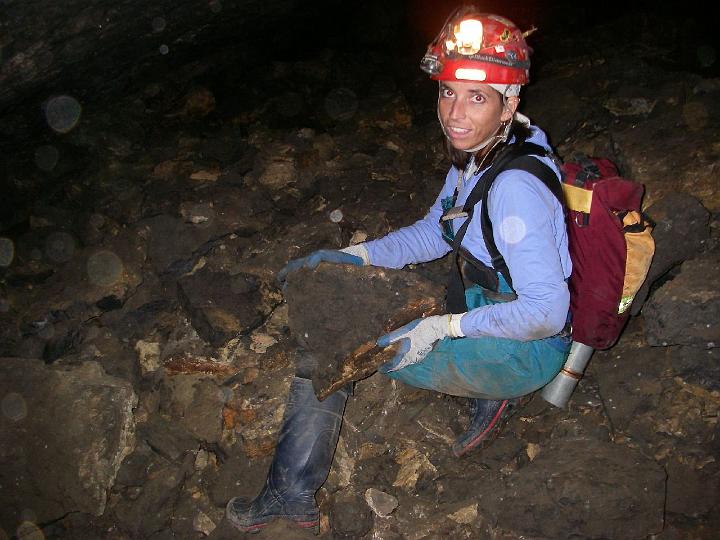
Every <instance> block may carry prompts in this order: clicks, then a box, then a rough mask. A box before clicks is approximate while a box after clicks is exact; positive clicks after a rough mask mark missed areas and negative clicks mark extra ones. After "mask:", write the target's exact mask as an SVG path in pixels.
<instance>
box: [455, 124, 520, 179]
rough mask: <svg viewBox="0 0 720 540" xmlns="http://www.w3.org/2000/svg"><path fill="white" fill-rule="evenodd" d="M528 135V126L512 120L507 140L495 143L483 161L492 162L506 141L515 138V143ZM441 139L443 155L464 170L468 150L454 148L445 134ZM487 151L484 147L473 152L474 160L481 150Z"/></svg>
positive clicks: (477, 157)
mask: <svg viewBox="0 0 720 540" xmlns="http://www.w3.org/2000/svg"><path fill="white" fill-rule="evenodd" d="M528 137H530V128H529V127H528V126H526V125H525V124H523V123H522V122H518V121H517V120H513V121H512V125H511V126H510V134H509V135H508V138H507V141H505V142H502V143H500V144H498V145H495V147H494V148H492V149H491V150H490V154H492V155H488V156H487V157H486V158H485V163H486V164H487V165H489V164H490V163H492V162H493V159H495V156H496V155H497V153H498V152H499V151H500V150H502V149H503V148H505V147H506V146H507V145H508V144H510V143H509V142H508V141H511V140H513V138H514V139H515V141H514V142H516V143H522V142H524V141H525V140H526V139H527V138H528ZM442 139H443V149H444V151H445V155H446V156H447V157H448V159H450V161H451V162H452V164H453V165H454V166H455V167H457V169H458V170H460V171H463V170H465V167H466V166H467V164H468V162H469V161H470V156H471V154H470V153H469V152H465V151H464V150H458V149H457V148H455V147H454V146H453V145H452V144H450V141H449V140H448V139H447V137H445V135H444V134H443V135H442ZM484 151H487V150H486V149H485V148H481V149H480V150H478V151H477V152H475V161H476V162H478V161H479V158H480V157H481V156H482V155H483V152H484Z"/></svg>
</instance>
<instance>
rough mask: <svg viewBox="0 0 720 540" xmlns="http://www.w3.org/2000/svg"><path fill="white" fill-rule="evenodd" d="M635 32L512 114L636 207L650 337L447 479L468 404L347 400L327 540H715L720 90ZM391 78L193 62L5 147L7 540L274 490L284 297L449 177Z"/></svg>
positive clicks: (397, 391) (562, 67)
mask: <svg viewBox="0 0 720 540" xmlns="http://www.w3.org/2000/svg"><path fill="white" fill-rule="evenodd" d="M647 22H648V21H646V23H647ZM650 22H652V21H650ZM633 23H637V20H634V19H631V20H622V19H621V20H618V21H616V22H615V24H616V25H617V26H612V27H603V26H597V27H592V28H588V29H587V32H586V34H585V36H584V39H585V41H574V42H572V43H573V45H572V46H571V44H570V43H569V42H567V43H566V42H564V41H563V39H564V38H563V37H562V36H561V37H558V36H557V35H555V36H546V37H545V38H539V39H538V42H537V43H536V45H535V47H536V49H537V50H538V55H542V52H541V51H542V50H543V47H546V48H547V49H550V48H551V47H554V48H555V49H554V50H558V51H562V54H557V55H556V56H555V57H554V58H553V59H548V58H547V55H546V56H545V60H544V61H543V62H542V63H539V64H538V69H537V72H536V73H535V74H534V75H535V78H536V80H537V82H534V83H533V84H532V85H531V86H530V87H529V88H528V89H527V92H526V94H525V98H524V102H523V110H524V112H525V113H526V114H527V115H529V116H530V117H531V118H532V119H533V120H534V121H535V122H536V123H537V124H539V125H541V126H543V127H544V128H545V129H546V130H547V131H548V133H549V134H550V136H551V138H552V141H553V143H554V145H555V147H556V148H557V150H558V153H559V155H560V156H561V157H564V158H569V157H570V156H571V155H572V154H573V153H574V152H577V151H583V152H587V153H589V154H595V155H603V156H606V157H609V158H611V159H613V160H615V161H616V162H617V163H618V165H619V166H620V167H621V169H622V171H623V173H624V174H625V175H626V176H628V177H630V178H634V179H635V180H637V181H639V182H641V183H643V184H644V185H645V186H646V205H645V206H646V209H647V211H648V213H649V214H650V216H651V217H653V218H654V219H655V220H656V222H657V227H656V230H655V237H656V240H657V243H658V252H657V255H656V262H655V264H654V267H653V270H652V272H651V281H650V285H651V286H649V287H648V290H647V291H646V292H647V294H648V301H647V303H646V304H645V307H644V308H643V310H642V312H640V313H638V314H637V315H636V316H635V317H633V318H632V319H631V320H630V323H629V325H628V327H627V328H626V330H625V332H624V334H623V336H622V338H621V340H620V341H619V343H618V344H617V345H616V346H614V347H613V348H612V349H610V350H608V351H598V352H596V353H595V355H594V357H593V360H592V362H591V364H590V367H589V369H588V373H587V375H586V377H585V378H584V379H583V381H582V382H581V383H580V385H579V388H578V390H577V391H576V393H575V394H574V396H573V398H572V400H571V402H570V403H569V405H568V407H567V408H566V409H564V410H561V409H557V408H554V407H552V406H550V405H549V404H547V403H545V402H544V401H543V400H542V399H541V397H540V396H539V395H536V396H535V397H534V399H533V400H532V401H531V403H530V404H529V405H528V406H527V407H526V408H525V409H524V410H522V411H521V412H520V413H518V415H516V416H515V417H514V418H513V419H512V421H511V422H510V424H509V425H508V428H507V429H506V430H505V431H504V433H503V434H502V435H501V436H500V438H499V439H498V440H497V441H496V442H495V443H494V444H493V445H492V446H491V447H489V448H488V449H486V450H484V451H482V452H475V453H471V454H469V455H468V456H467V457H465V458H463V459H456V458H454V457H453V455H452V452H451V450H450V444H451V443H452V440H453V438H454V436H455V435H456V434H458V433H460V432H461V431H462V430H463V428H464V426H465V424H466V423H467V420H468V418H467V409H466V404H465V401H464V400H463V399H460V398H455V397H451V396H444V395H440V394H435V393H432V392H427V391H421V390H415V389H413V388H409V387H406V386H403V385H401V384H398V383H395V382H393V381H390V380H389V379H387V378H384V377H382V376H381V375H378V374H375V375H372V376H371V377H369V378H367V379H365V380H363V381H361V382H359V383H358V384H357V385H356V388H355V392H354V396H352V397H351V398H350V400H349V402H348V406H347V410H346V415H345V423H344V425H343V429H342V433H341V437H340V442H339V444H338V450H337V453H336V456H335V461H334V464H333V468H332V471H331V473H330V477H329V478H328V481H327V482H326V484H325V485H324V487H323V488H322V489H321V491H320V492H319V493H318V502H319V503H320V506H321V511H322V520H321V527H320V535H321V537H324V538H383V539H393V538H398V539H399V538H403V539H404V538H407V539H420V538H438V537H450V538H518V537H524V538H538V539H540V538H648V537H652V538H659V539H668V540H669V539H672V540H674V539H690V538H693V539H695V538H708V539H709V538H716V537H717V536H718V532H719V531H720V519H719V517H718V516H719V515H720V513H719V512H718V510H719V508H718V505H719V503H720V499H719V494H720V464H719V463H718V461H717V456H718V455H719V452H718V450H719V445H720V441H719V440H718V411H719V409H720V364H719V363H718V352H717V348H716V347H717V344H718V343H720V325H719V320H720V317H719V315H720V313H719V308H718V306H719V305H720V304H719V303H718V294H719V293H718V291H719V290H720V287H719V285H720V283H719V282H718V280H719V279H720V278H719V277H718V276H720V272H718V269H719V267H720V248H719V247H718V237H719V236H718V235H719V231H718V211H719V210H720V198H719V195H718V194H719V193H720V190H718V189H717V188H718V156H719V155H720V145H719V143H718V140H720V139H719V138H718V135H719V128H718V126H720V100H719V99H718V96H719V95H720V80H719V79H717V78H714V77H711V76H708V75H707V74H706V71H705V72H704V71H703V70H701V69H695V70H693V69H689V68H688V67H687V66H678V65H677V64H676V63H672V60H673V55H672V53H673V51H672V50H671V49H669V48H668V44H667V42H665V41H663V40H662V39H659V38H658V37H657V35H656V34H651V33H650V32H651V30H654V27H653V25H652V24H649V23H648V24H646V25H644V26H643V25H640V26H637V25H635V26H633ZM630 27H632V28H633V29H635V31H636V35H635V39H634V40H631V41H628V42H625V45H619V44H618V43H617V41H616V40H614V39H612V36H614V35H616V34H618V33H622V32H626V31H627V30H628V28H630ZM574 39H579V38H577V36H576V37H575V38H574ZM707 54H709V53H708V52H707V51H701V50H698V55H699V58H700V61H702V62H707V61H708V60H707ZM703 55H705V56H703ZM540 58H543V57H542V56H540ZM205 60H206V63H207V64H211V63H212V62H213V61H216V62H218V63H221V62H222V61H223V58H222V57H221V55H220V56H215V57H209V58H206V59H205ZM396 60H397V62H396V64H397V65H395V64H394V65H393V69H397V66H398V65H399V66H401V67H402V69H404V70H406V71H407V72H410V73H411V74H410V75H398V76H397V77H392V76H387V73H388V70H387V69H382V68H383V67H387V66H384V64H383V63H382V62H383V58H381V57H374V56H369V57H368V58H366V59H365V62H364V63H362V65H360V63H359V61H358V60H357V58H356V57H354V56H353V55H349V54H346V53H343V52H339V51H330V50H327V51H323V52H322V53H318V54H317V55H315V56H313V57H311V58H306V59H303V60H296V61H285V62H283V61H275V62H273V63H271V64H269V65H268V66H266V68H267V69H264V70H262V71H258V72H257V73H252V74H251V75H252V76H251V77H248V79H247V81H248V82H244V83H243V82H238V81H234V82H233V83H234V84H237V85H238V86H237V89H238V94H237V96H236V97H237V99H236V100H235V101H234V100H232V99H229V96H228V95H227V94H224V93H223V92H227V90H226V89H225V88H226V87H225V86H223V84H222V82H221V81H220V80H219V78H218V77H217V76H216V75H215V74H214V73H210V72H208V71H207V70H204V69H201V68H200V67H199V65H198V62H192V63H189V64H187V65H184V66H182V69H178V70H177V71H176V72H175V75H174V79H170V78H161V77H158V78H157V79H153V78H152V77H150V78H149V79H148V80H147V81H144V82H143V84H142V85H141V86H140V87H139V88H137V89H133V90H132V91H129V92H127V94H126V95H125V96H124V97H123V98H122V99H121V98H117V99H115V100H114V101H113V102H112V104H111V106H109V105H108V103H100V102H88V103H87V104H86V103H83V104H82V106H81V104H80V101H79V100H78V99H76V98H75V97H74V96H71V95H65V96H56V99H54V100H51V101H48V102H47V103H46V106H45V108H44V109H43V111H44V115H43V118H42V122H44V123H43V126H42V129H44V131H42V129H41V130H40V133H41V135H35V136H34V138H30V139H28V138H25V139H23V140H22V143H20V142H18V144H17V146H13V144H12V143H9V144H8V145H6V146H5V147H4V148H5V154H6V158H7V165H6V167H5V171H6V173H7V178H6V179H7V181H8V185H9V186H10V187H11V188H12V189H11V190H10V191H9V192H11V193H12V194H15V195H17V194H22V195H23V196H22V197H17V198H16V199H14V201H15V204H14V208H13V209H12V211H9V212H6V213H5V214H4V215H3V217H2V220H0V223H1V224H2V227H1V228H0V356H1V357H3V359H2V362H0V372H1V373H2V377H0V400H1V406H2V415H0V433H2V435H0V437H2V444H0V460H1V461H2V463H3V466H2V469H1V470H0V485H1V486H2V489H0V500H1V501H2V505H0V506H1V508H0V526H1V527H2V529H0V538H6V537H13V535H15V536H16V537H18V538H32V539H35V538H42V537H44V538H63V539H65V538H68V539H70V538H72V539H88V538H111V539H136V538H140V539H145V538H147V539H155V540H162V539H166V538H183V539H196V538H197V539H199V538H205V537H207V538H212V539H230V538H240V537H242V535H240V534H239V533H237V532H236V531H234V530H232V529H231V528H230V527H229V526H228V525H227V524H226V523H225V521H224V518H223V510H224V505H225V503H226V502H227V500H228V499H229V498H231V497H232V496H236V495H240V496H252V495H253V494H254V493H255V492H256V491H257V490H258V489H259V487H260V486H261V484H262V482H263V480H264V476H265V472H266V470H267V467H268V466H269V463H270V459H271V456H272V453H273V447H274V444H275V439H276V434H277V430H278V427H279V423H280V420H281V418H282V414H283V410H284V399H285V395H286V393H287V388H288V386H289V382H290V378H291V376H292V373H293V366H294V361H295V359H296V358H297V355H298V347H297V344H296V342H295V339H294V337H293V336H292V334H291V332H290V331H289V326H288V305H287V303H286V302H285V301H284V297H283V294H282V291H281V289H280V288H279V287H278V285H277V283H276V281H275V279H274V277H275V273H276V272H277V271H278V270H279V269H280V268H281V267H282V266H283V265H284V264H285V262H286V261H287V260H288V259H291V258H294V257H297V256H301V255H304V254H307V253H308V252H310V251H312V250H314V249H317V248H338V247H342V246H345V245H348V243H354V242H360V241H362V240H364V239H366V238H375V237H378V236H380V235H383V234H385V233H386V232H388V231H390V230H392V229H395V228H397V227H400V226H402V225H405V224H408V223H411V222H412V221H414V220H415V219H417V218H419V217H421V216H422V215H423V214H424V211H425V209H426V208H427V207H428V206H429V205H430V204H431V203H432V201H433V200H434V198H435V195H436V193H437V190H438V189H439V187H440V185H441V183H442V181H443V179H444V176H445V173H446V170H447V163H446V161H445V159H444V157H443V155H442V152H441V151H440V146H439V135H440V134H439V130H438V129H437V126H436V119H435V113H434V109H433V107H434V87H433V86H432V84H431V83H429V82H427V81H426V80H424V79H423V77H422V75H417V76H415V69H416V64H415V62H416V59H414V58H413V59H412V60H410V59H408V60H407V61H405V59H396ZM629 60H630V61H629ZM713 61H714V60H713ZM355 64H358V65H357V69H348V66H351V67H352V66H353V65H355ZM706 67H707V66H706ZM341 68H342V69H341ZM398 73H404V72H398ZM379 74H383V75H379ZM163 76H164V75H163ZM180 83H181V84H180ZM221 88H222V89H223V90H221ZM22 127H23V126H20V128H22ZM25 127H27V126H25ZM20 128H18V129H19V131H16V132H14V133H15V134H19V133H23V134H24V133H25V132H24V131H23V130H22V129H20ZM3 130H4V133H6V134H7V133H8V132H10V133H11V134H12V133H13V131H12V129H11V126H9V124H8V120H7V117H6V119H5V120H4V123H3ZM446 264H447V261H439V262H437V263H432V264H430V265H425V266H424V267H420V268H418V269H417V270H418V271H421V272H426V273H427V274H428V275H436V274H438V273H440V272H443V271H444V266H445V265H446ZM357 294H360V295H361V294H362V291H357ZM312 536H313V535H312V533H311V532H309V531H298V530H294V529H291V528H289V527H288V526H287V525H285V524H283V523H277V524H274V525H272V526H271V527H268V529H267V530H265V531H263V532H261V533H260V534H258V535H256V536H255V538H309V537H312Z"/></svg>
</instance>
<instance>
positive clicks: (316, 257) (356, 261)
mask: <svg viewBox="0 0 720 540" xmlns="http://www.w3.org/2000/svg"><path fill="white" fill-rule="evenodd" d="M359 245H360V244H358V246H359ZM353 248H357V246H352V247H350V248H345V250H336V249H319V250H317V251H313V252H312V253H311V254H310V255H307V256H305V257H300V258H299V259H293V260H292V261H290V262H289V263H287V265H285V267H284V268H283V269H282V270H280V271H279V272H278V274H277V280H278V281H279V282H280V283H283V282H284V281H285V279H286V278H287V275H288V274H289V273H290V272H293V271H295V270H298V269H299V268H315V267H317V265H318V264H320V263H321V262H329V263H335V264H352V265H355V266H364V265H366V264H369V261H366V258H365V257H364V256H363V253H362V251H360V250H358V249H353ZM361 249H362V250H364V251H365V253H367V249H366V248H365V247H364V246H362V248H361ZM346 250H347V251H346Z"/></svg>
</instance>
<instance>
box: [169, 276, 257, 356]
mask: <svg viewBox="0 0 720 540" xmlns="http://www.w3.org/2000/svg"><path fill="white" fill-rule="evenodd" d="M178 296H179V298H180V302H181V304H182V306H183V308H184V309H185V312H186V313H187V314H188V316H189V318H190V320H191V321H192V325H193V327H194V328H195V330H196V331H197V333H198V334H199V335H200V337H202V338H203V339H204V340H205V341H207V342H208V343H210V344H211V345H213V346H220V345H223V344H224V343H226V342H227V341H228V340H230V339H232V338H234V337H236V336H238V335H239V334H246V333H248V332H250V331H251V330H253V329H254V328H256V327H257V326H259V325H260V323H262V320H263V312H262V307H261V300H262V294H261V292H260V282H259V280H258V279H257V278H255V277H254V276H251V275H249V274H239V275H236V276H231V275H229V274H226V273H221V272H213V271H211V270H209V269H207V268H203V269H201V270H199V271H198V272H195V273H194V274H191V275H188V276H185V277H183V278H182V279H180V281H178Z"/></svg>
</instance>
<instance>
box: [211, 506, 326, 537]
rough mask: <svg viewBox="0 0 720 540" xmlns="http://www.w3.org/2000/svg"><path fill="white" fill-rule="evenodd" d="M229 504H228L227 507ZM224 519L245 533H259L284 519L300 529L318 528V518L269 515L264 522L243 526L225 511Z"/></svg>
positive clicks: (230, 513)
mask: <svg viewBox="0 0 720 540" xmlns="http://www.w3.org/2000/svg"><path fill="white" fill-rule="evenodd" d="M231 502H232V501H231ZM229 505H230V503H228V506H229ZM225 518H226V519H227V520H228V522H230V524H231V525H232V526H233V527H235V528H236V529H238V530H240V531H242V532H246V533H256V532H258V531H260V529H263V528H264V527H267V526H268V525H269V524H270V523H272V522H273V521H277V520H279V519H284V520H286V521H289V522H290V523H292V524H294V525H296V526H297V527H298V528H300V529H311V528H313V527H315V528H318V527H319V526H320V518H319V517H317V518H315V519H310V520H308V519H303V518H302V517H300V516H298V519H293V516H288V515H281V514H276V515H270V516H267V519H265V520H264V521H259V522H257V523H252V524H249V525H248V524H243V523H242V522H240V521H239V520H238V519H237V518H236V517H235V516H234V515H233V514H232V512H229V511H228V510H227V509H226V511H225Z"/></svg>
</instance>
